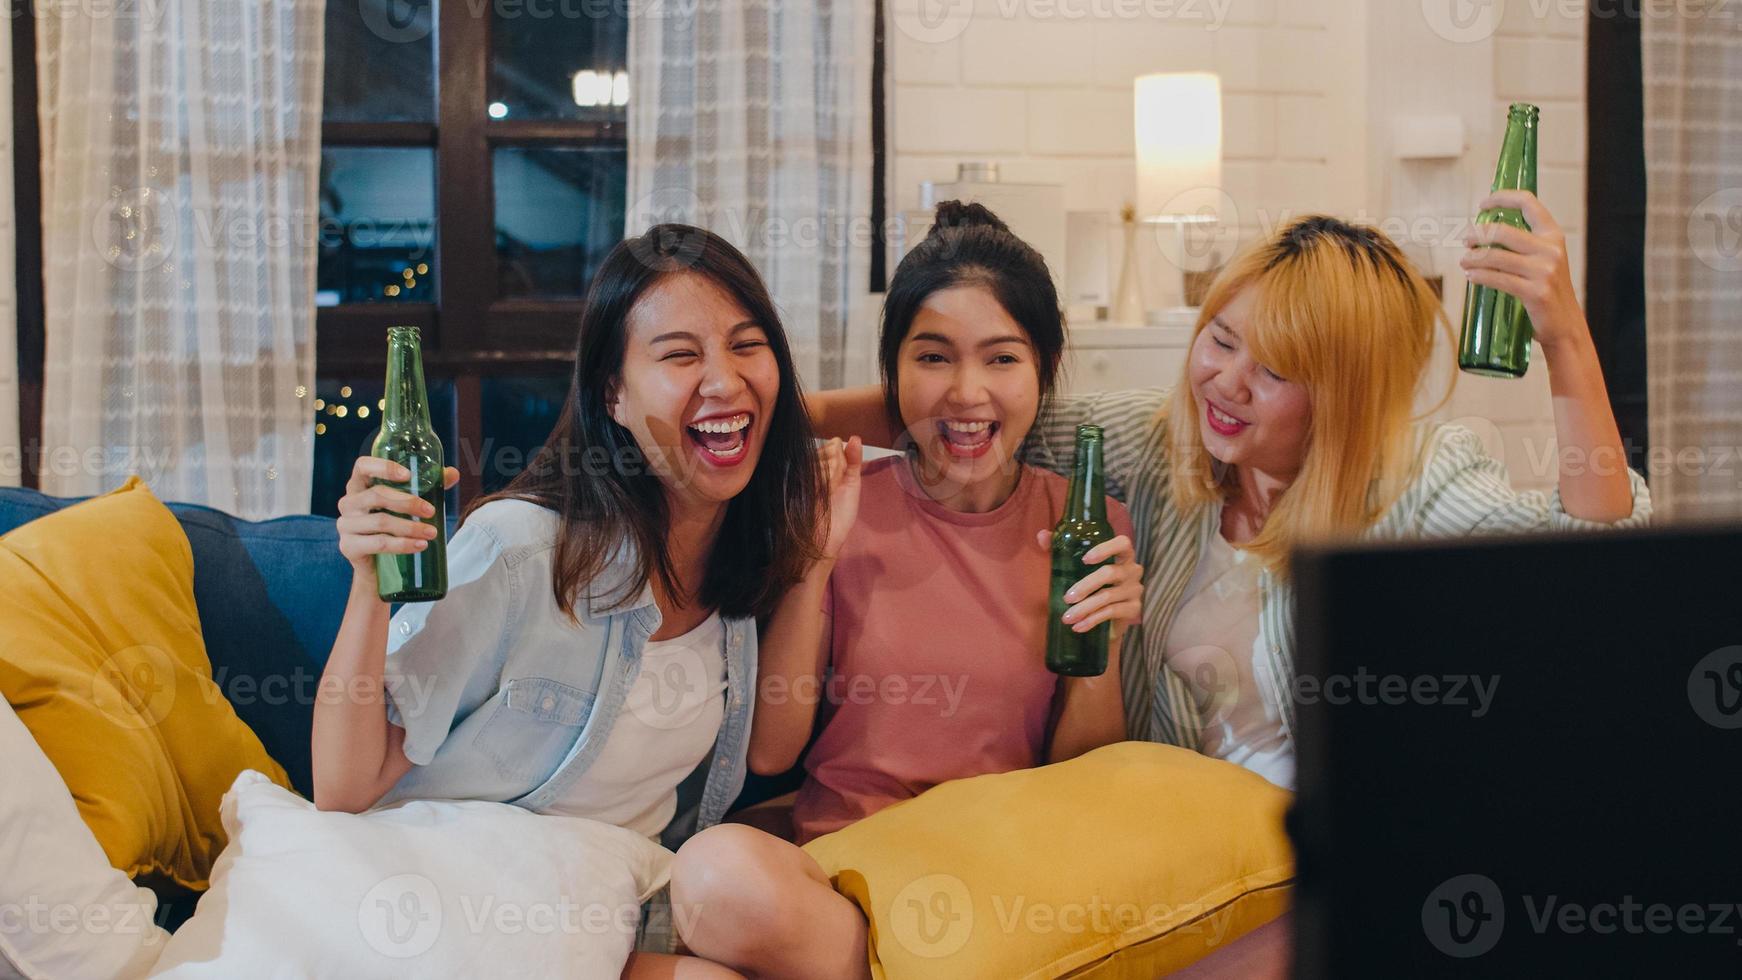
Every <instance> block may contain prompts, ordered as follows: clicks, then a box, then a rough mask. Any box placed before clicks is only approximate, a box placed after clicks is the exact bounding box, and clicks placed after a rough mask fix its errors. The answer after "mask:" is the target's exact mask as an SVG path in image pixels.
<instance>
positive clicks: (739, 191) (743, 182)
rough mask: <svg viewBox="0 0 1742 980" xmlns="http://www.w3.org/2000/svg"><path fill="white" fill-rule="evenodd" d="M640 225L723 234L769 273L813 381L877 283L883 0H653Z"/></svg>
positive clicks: (635, 159)
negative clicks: (873, 222) (670, 224)
mask: <svg viewBox="0 0 1742 980" xmlns="http://www.w3.org/2000/svg"><path fill="white" fill-rule="evenodd" d="M631 11H632V13H631V20H630V25H629V189H628V197H627V200H628V217H627V229H626V231H627V233H628V234H632V235H633V234H638V233H640V232H642V231H645V230H646V229H647V227H648V226H649V225H651V224H653V223H655V222H659V221H683V222H687V223H690V224H696V225H701V226H702V227H705V228H708V229H710V230H712V231H714V232H717V233H718V234H720V235H721V236H723V237H725V238H726V239H727V240H729V241H731V242H732V243H733V244H734V245H737V246H738V247H739V248H741V249H743V251H744V253H745V255H747V256H748V257H749V258H750V261H751V262H753V263H755V265H756V268H757V269H758V270H759V271H760V272H761V273H762V275H763V278H764V279H765V280H766V281H767V283H768V288H769V291H770V292H771V293H772V294H773V296H774V299H775V302H776V303H777V304H778V305H779V307H780V312H781V316H782V318H783V319H784V321H785V325H786V328H787V331H788V333H789V334H790V335H791V339H792V346H793V354H794V357H795V358H796V360H797V362H798V369H799V373H800V375H801V376H802V377H803V379H804V382H805V384H806V386H807V387H810V388H817V387H819V386H820V387H834V386H837V385H839V384H841V381H842V378H843V365H844V363H845V359H846V357H847V356H848V350H849V346H848V336H847V331H848V324H849V318H850V315H851V312H852V306H853V301H854V299H855V297H860V296H863V295H864V294H865V293H866V292H867V291H868V290H869V281H868V277H869V275H870V255H871V242H872V234H871V227H870V201H871V41H872V25H873V3H872V0H813V2H805V0H764V2H755V0H747V2H721V0H698V2H694V3H688V4H637V5H633V6H632V7H631Z"/></svg>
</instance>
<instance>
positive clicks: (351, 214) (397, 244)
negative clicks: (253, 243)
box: [315, 147, 621, 306]
mask: <svg viewBox="0 0 1742 980" xmlns="http://www.w3.org/2000/svg"><path fill="white" fill-rule="evenodd" d="M619 194H621V191H619ZM320 249H321V253H320V265H319V269H318V272H317V273H316V295H315V305H317V306H335V305H337V304H339V303H365V302H377V301H385V302H398V303H406V302H418V303H428V302H433V301H434V300H435V151H434V150H426V149H419V148H416V147H413V148H410V149H399V148H393V149H385V148H383V149H377V148H357V147H329V148H327V149H325V150H322V151H321V239H320Z"/></svg>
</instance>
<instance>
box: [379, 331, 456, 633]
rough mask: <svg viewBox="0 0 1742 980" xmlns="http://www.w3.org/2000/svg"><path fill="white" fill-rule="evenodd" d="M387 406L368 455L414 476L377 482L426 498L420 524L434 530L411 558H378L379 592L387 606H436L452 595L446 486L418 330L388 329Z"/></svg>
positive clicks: (440, 447)
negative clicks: (427, 513)
mask: <svg viewBox="0 0 1742 980" xmlns="http://www.w3.org/2000/svg"><path fill="white" fill-rule="evenodd" d="M386 400H387V406H386V409H385V410H384V411H383V412H382V414H381V432H380V433H379V434H378V435H376V436H375V445H374V447H373V448H371V449H370V450H369V455H371V456H379V457H380V458H382V459H390V460H392V461H394V462H395V463H398V464H399V465H401V466H403V467H405V468H406V469H407V470H409V471H410V472H411V479H410V480H408V481H406V482H405V483H395V482H393V481H391V480H376V481H375V482H376V483H385V484H387V485H388V486H390V487H393V488H394V489H396V490H404V491H406V492H407V493H410V494H412V495H413V496H417V497H422V498H423V499H424V500H426V501H428V502H429V504H430V505H431V506H432V507H434V508H435V516H433V517H411V516H410V515H407V514H398V513H395V514H394V515H393V516H395V517H405V518H407V519H409V520H421V521H423V522H424V523H425V524H431V525H434V526H435V529H436V536H435V538H434V539H433V540H431V541H430V543H429V547H427V548H425V549H423V550H422V551H420V552H416V553H413V554H409V555H387V554H381V555H376V556H375V578H376V583H377V585H376V587H377V590H378V594H379V595H380V596H381V598H382V600H383V601H386V602H434V601H435V600H437V599H440V598H441V597H442V596H444V595H447V594H448V558H447V541H446V534H447V521H446V512H447V494H446V492H445V490H444V488H443V486H442V443H441V440H440V439H437V438H436V434H435V429H434V427H433V426H431V425H430V422H429V398H428V397H427V395H426V394H425V392H424V387H423V351H422V345H421V343H420V341H419V340H418V334H417V328H416V327H388V328H387V399H386Z"/></svg>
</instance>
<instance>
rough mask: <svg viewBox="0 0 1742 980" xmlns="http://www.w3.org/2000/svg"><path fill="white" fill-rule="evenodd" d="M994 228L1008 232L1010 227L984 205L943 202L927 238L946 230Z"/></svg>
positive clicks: (965, 202)
mask: <svg viewBox="0 0 1742 980" xmlns="http://www.w3.org/2000/svg"><path fill="white" fill-rule="evenodd" d="M974 227H985V228H993V229H996V230H998V231H1002V232H1008V231H1010V226H1009V225H1007V224H1005V223H1004V219H1002V218H1000V217H998V216H997V215H995V214H993V213H992V210H991V209H990V208H988V207H986V205H984V204H980V203H977V202H967V201H941V202H939V204H938V208H937V216H936V218H935V219H933V223H932V226H931V232H930V233H929V234H928V235H927V236H926V237H928V238H929V237H931V235H935V234H937V233H938V232H939V231H941V230H943V229H945V228H974Z"/></svg>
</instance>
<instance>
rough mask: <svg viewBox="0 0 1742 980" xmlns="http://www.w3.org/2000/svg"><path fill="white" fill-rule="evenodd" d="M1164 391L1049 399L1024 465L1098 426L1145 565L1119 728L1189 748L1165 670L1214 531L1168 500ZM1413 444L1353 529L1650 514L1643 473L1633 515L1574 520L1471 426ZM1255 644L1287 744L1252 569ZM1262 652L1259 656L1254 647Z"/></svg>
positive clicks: (1551, 523)
mask: <svg viewBox="0 0 1742 980" xmlns="http://www.w3.org/2000/svg"><path fill="white" fill-rule="evenodd" d="M1170 391H1171V389H1166V388H1145V389H1140V390H1135V391H1109V392H1100V393H1097V394H1088V395H1067V396H1060V397H1058V398H1056V399H1054V401H1053V403H1052V405H1051V407H1050V408H1049V409H1048V411H1047V413H1046V415H1045V416H1043V417H1042V418H1041V420H1040V421H1039V423H1038V424H1036V426H1035V428H1034V430H1033V431H1032V432H1031V433H1030V434H1029V441H1028V445H1027V446H1026V447H1025V453H1024V456H1023V459H1024V461H1025V462H1029V463H1032V464H1034V465H1036V466H1041V467H1044V468H1046V469H1050V470H1053V471H1055V472H1058V473H1063V474H1068V473H1069V472H1070V470H1071V465H1072V463H1073V458H1074V456H1075V452H1076V432H1077V426H1078V425H1081V424H1085V423H1087V424H1093V425H1099V426H1100V427H1101V428H1102V430H1103V432H1104V434H1105V438H1104V440H1103V444H1102V445H1103V460H1104V465H1105V467H1106V478H1107V493H1108V495H1109V496H1112V497H1114V498H1116V499H1118V500H1122V501H1124V502H1125V505H1126V506H1127V507H1128V508H1130V510H1131V519H1132V523H1133V524H1134V525H1135V527H1136V529H1137V540H1136V542H1135V543H1136V546H1137V561H1138V562H1139V563H1141V564H1142V565H1143V568H1144V583H1143V618H1142V621H1141V622H1139V623H1137V624H1135V625H1133V626H1132V627H1131V628H1130V629H1129V630H1127V632H1126V637H1125V645H1124V648H1123V650H1124V653H1123V656H1122V658H1121V666H1122V669H1123V676H1122V678H1121V681H1122V684H1123V687H1124V691H1125V712H1126V730H1127V734H1128V735H1129V736H1130V737H1131V738H1136V739H1144V740H1147V741H1152V742H1166V743H1169V744H1172V745H1180V746H1184V747H1186V748H1190V749H1194V750H1196V749H1199V748H1200V745H1201V740H1202V732H1203V726H1202V720H1201V719H1200V718H1199V716H1198V709H1197V702H1196V700H1195V698H1194V697H1193V695H1192V692H1191V689H1190V687H1189V686H1188V685H1187V683H1186V680H1185V679H1184V678H1182V677H1180V676H1179V675H1178V674H1175V673H1174V672H1172V671H1170V670H1168V669H1167V667H1166V660H1165V656H1164V654H1165V651H1166V649H1167V635H1168V631H1169V630H1170V629H1171V628H1172V627H1173V621H1174V616H1175V614H1177V613H1178V611H1179V606H1180V599H1181V596H1182V594H1183V593H1184V591H1185V587H1186V583H1187V582H1189V581H1190V580H1191V577H1192V572H1193V570H1194V569H1195V568H1196V567H1197V562H1198V557H1199V556H1200V555H1202V554H1203V551H1204V546H1205V544H1206V543H1208V542H1209V540H1210V537H1211V536H1212V535H1215V534H1219V533H1221V527H1220V525H1221V519H1220V518H1221V515H1220V512H1219V508H1217V507H1215V506H1211V505H1205V506H1202V507H1199V508H1197V509H1195V510H1194V511H1192V512H1190V513H1181V512H1180V511H1179V509H1178V508H1177V507H1175V506H1174V503H1173V498H1172V496H1171V493H1170V490H1169V460H1168V447H1167V433H1166V427H1165V426H1164V425H1162V424H1161V415H1162V412H1163V409H1164V408H1165V406H1166V405H1167V403H1168V398H1169V395H1170ZM1421 435H1422V436H1423V438H1422V439H1421V440H1420V441H1419V442H1418V445H1420V446H1421V447H1422V449H1421V453H1422V463H1421V465H1420V466H1419V467H1418V468H1417V470H1416V475H1415V478H1414V479H1413V481H1412V482H1411V483H1410V484H1409V485H1408V486H1407V487H1406V488H1405V489H1404V491H1403V493H1402V494H1401V495H1400V496H1399V497H1398V499H1397V501H1396V502H1395V503H1394V504H1392V505H1391V507H1390V508H1389V509H1388V510H1386V512H1385V513H1384V514H1383V515H1381V517H1380V519H1379V520H1378V521H1377V522H1376V523H1374V524H1373V525H1372V526H1370V527H1368V528H1367V529H1366V530H1364V531H1363V532H1361V534H1360V535H1359V538H1361V539H1365V540H1384V539H1397V538H1418V537H1419V538H1427V537H1454V536H1458V535H1465V534H1482V533H1500V532H1520V531H1531V530H1539V529H1543V530H1561V531H1566V530H1596V529H1602V528H1625V527H1638V526H1642V525H1644V524H1645V523H1647V522H1648V521H1649V519H1650V516H1651V497H1650V493H1649V492H1648V491H1647V490H1646V486H1645V480H1644V479H1643V478H1642V477H1640V475H1639V474H1638V473H1635V472H1633V471H1632V470H1629V471H1628V474H1627V475H1628V479H1629V480H1630V482H1631V484H1632V487H1633V513H1631V514H1629V515H1628V516H1627V517H1625V518H1623V519H1621V520H1619V521H1616V522H1615V523H1613V524H1603V523H1599V522H1596V521H1587V520H1581V519H1580V518H1577V517H1574V516H1572V515H1571V514H1568V513H1567V512H1566V510H1565V509H1564V508H1563V507H1562V506H1561V497H1560V491H1559V490H1558V489H1557V490H1554V491H1552V492H1551V491H1540V490H1539V491H1531V492H1528V493H1518V492H1516V491H1514V490H1513V489H1512V486H1511V484H1510V483H1509V482H1508V481H1507V476H1506V467H1505V465H1504V464H1502V463H1501V462H1500V461H1499V460H1497V459H1495V458H1493V457H1492V456H1489V455H1488V454H1487V451H1486V450H1485V449H1484V448H1483V446H1482V441H1481V439H1480V438H1478V437H1477V436H1476V434H1475V433H1474V432H1471V431H1470V430H1469V429H1466V428H1463V427H1462V426H1455V425H1443V424H1442V425H1437V426H1434V427H1433V428H1432V429H1425V430H1424V431H1423V432H1422V433H1421ZM1259 586H1260V597H1261V599H1260V605H1259V610H1260V611H1259V624H1258V648H1257V650H1255V652H1254V656H1255V663H1254V669H1255V670H1258V671H1263V672H1264V673H1265V675H1266V676H1265V677H1264V683H1263V684H1261V685H1260V687H1261V688H1262V689H1264V690H1267V691H1269V692H1276V693H1275V695H1274V696H1277V697H1278V698H1279V700H1280V701H1281V703H1280V704H1277V705H1273V706H1272V707H1273V708H1275V709H1276V711H1275V713H1276V714H1277V715H1279V716H1280V717H1281V719H1282V724H1283V729H1284V732H1285V733H1286V734H1287V735H1288V737H1289V740H1290V742H1291V743H1292V741H1293V737H1294V736H1293V733H1294V724H1295V722H1294V704H1293V699H1292V698H1289V697H1286V696H1283V694H1282V692H1288V691H1292V690H1294V637H1293V628H1292V623H1293V619H1294V616H1293V607H1294V591H1293V588H1292V587H1291V586H1290V584H1289V583H1288V581H1287V580H1286V579H1285V578H1283V577H1281V576H1278V575H1276V574H1274V573H1272V572H1271V571H1269V570H1268V569H1266V570H1265V571H1263V572H1262V573H1261V574H1260V577H1259ZM1260 654H1263V655H1262V656H1261V655H1260Z"/></svg>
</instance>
